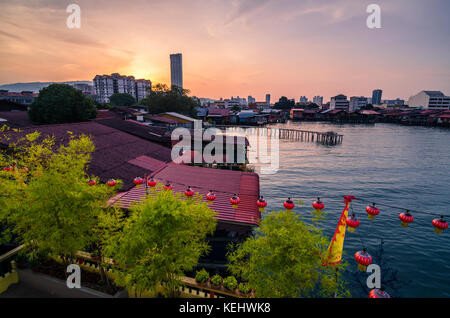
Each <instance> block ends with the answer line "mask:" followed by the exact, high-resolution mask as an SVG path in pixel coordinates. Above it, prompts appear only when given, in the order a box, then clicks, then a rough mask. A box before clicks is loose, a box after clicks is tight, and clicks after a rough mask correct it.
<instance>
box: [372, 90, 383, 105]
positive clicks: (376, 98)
mask: <svg viewBox="0 0 450 318" xmlns="http://www.w3.org/2000/svg"><path fill="white" fill-rule="evenodd" d="M382 95H383V91H382V90H381V89H375V90H374V91H373V92H372V105H378V104H381V96H382Z"/></svg>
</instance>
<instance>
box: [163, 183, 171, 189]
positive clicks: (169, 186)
mask: <svg viewBox="0 0 450 318" xmlns="http://www.w3.org/2000/svg"><path fill="white" fill-rule="evenodd" d="M163 188H164V190H166V191H169V190H172V189H173V187H172V185H171V184H170V182H167V183H166V185H165V186H164V187H163Z"/></svg>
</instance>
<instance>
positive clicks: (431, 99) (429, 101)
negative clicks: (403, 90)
mask: <svg viewBox="0 0 450 318" xmlns="http://www.w3.org/2000/svg"><path fill="white" fill-rule="evenodd" d="M408 106H409V107H418V108H424V109H430V110H447V109H450V96H445V95H444V94H443V93H442V92H441V91H421V92H420V93H418V94H416V95H414V96H411V97H410V98H409V100H408Z"/></svg>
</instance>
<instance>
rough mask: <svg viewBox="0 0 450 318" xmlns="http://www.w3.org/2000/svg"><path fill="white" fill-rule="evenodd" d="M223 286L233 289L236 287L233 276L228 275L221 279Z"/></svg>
mask: <svg viewBox="0 0 450 318" xmlns="http://www.w3.org/2000/svg"><path fill="white" fill-rule="evenodd" d="M223 286H225V288H226V289H228V290H231V291H234V290H235V289H236V287H237V280H236V278H234V276H228V277H227V278H225V279H224V280H223Z"/></svg>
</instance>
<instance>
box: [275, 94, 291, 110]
mask: <svg viewBox="0 0 450 318" xmlns="http://www.w3.org/2000/svg"><path fill="white" fill-rule="evenodd" d="M294 106H295V102H294V101H293V100H289V99H287V97H286V96H283V97H281V98H280V99H279V100H278V102H276V103H275V105H273V108H274V109H291V108H293V107H294Z"/></svg>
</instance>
